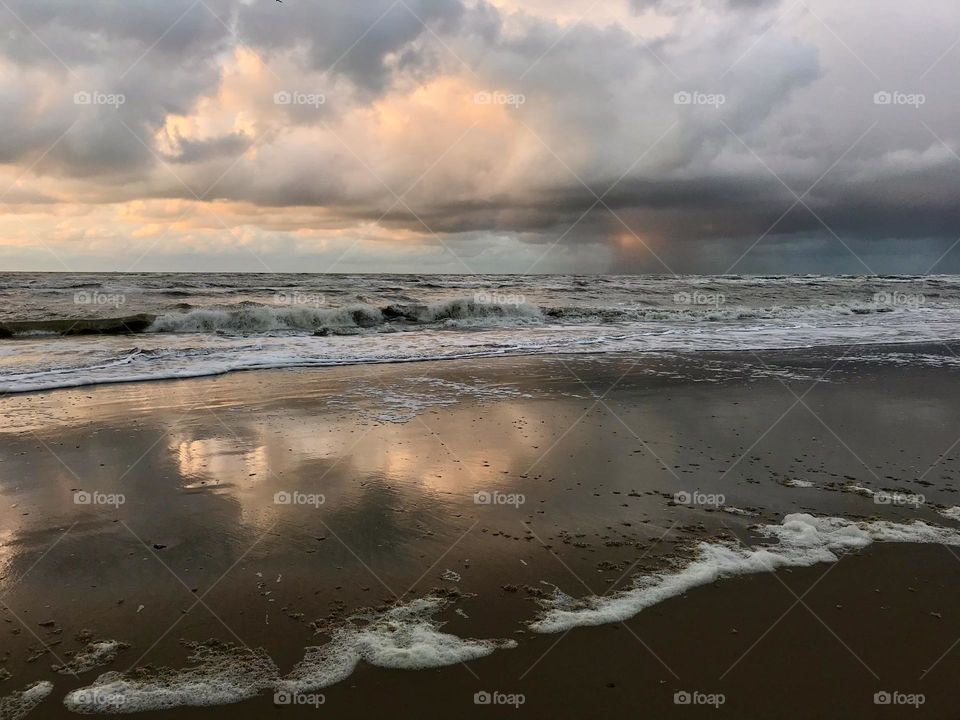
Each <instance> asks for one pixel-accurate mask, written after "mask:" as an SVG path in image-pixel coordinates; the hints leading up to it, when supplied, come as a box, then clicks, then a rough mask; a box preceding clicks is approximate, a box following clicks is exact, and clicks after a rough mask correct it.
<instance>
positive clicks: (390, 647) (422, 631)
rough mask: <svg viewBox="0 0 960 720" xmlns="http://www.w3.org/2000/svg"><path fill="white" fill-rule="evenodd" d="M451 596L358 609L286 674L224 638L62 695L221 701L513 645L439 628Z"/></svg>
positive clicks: (83, 707)
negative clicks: (181, 660)
mask: <svg viewBox="0 0 960 720" xmlns="http://www.w3.org/2000/svg"><path fill="white" fill-rule="evenodd" d="M449 603H450V601H449V600H445V599H443V598H435V597H427V598H420V599H417V600H413V601H411V602H409V603H407V604H405V605H397V606H396V607H392V608H390V609H389V610H386V611H383V612H373V611H369V612H364V613H360V614H357V615H354V616H352V617H350V618H348V619H347V620H346V621H345V622H344V623H343V624H342V625H340V626H338V627H336V628H334V629H333V630H332V631H330V638H331V639H330V642H329V643H327V644H326V645H323V646H321V647H308V648H307V649H306V655H305V656H304V658H303V660H301V661H300V662H299V663H298V664H297V665H296V667H294V669H293V671H292V672H291V673H290V675H288V676H287V677H286V678H281V677H280V671H279V670H278V669H277V666H276V665H275V664H274V662H273V661H272V660H271V659H270V658H269V657H268V656H267V654H266V652H265V651H263V650H262V649H258V650H255V651H252V650H248V649H246V648H241V647H236V646H234V645H230V644H227V643H220V642H216V641H210V642H206V643H188V647H190V648H191V650H192V651H193V652H192V654H191V656H190V661H191V663H192V664H191V666H190V667H187V668H185V669H182V670H172V669H169V668H163V669H159V670H154V669H145V668H139V669H137V670H136V671H134V672H132V673H128V674H121V673H117V672H108V673H104V674H103V675H101V676H100V677H98V678H97V679H96V681H94V683H93V684H92V685H89V686H87V687H84V688H81V689H79V690H74V691H73V692H71V693H70V694H69V695H67V697H66V698H65V699H64V701H63V704H64V705H65V706H66V707H67V709H68V710H72V711H73V712H78V713H133V712H145V711H156V710H167V709H170V708H175V707H182V706H194V707H205V706H212V705H227V704H230V703H236V702H240V701H242V700H247V699H249V698H252V697H255V696H257V695H259V694H260V693H262V692H264V691H265V690H277V691H279V692H285V693H291V694H295V693H305V692H312V691H313V690H318V689H320V688H324V687H327V686H328V685H333V684H334V683H337V682H340V681H342V680H345V679H346V678H348V677H349V676H350V675H351V674H352V673H353V671H354V670H355V669H356V667H357V665H359V663H360V661H361V660H365V661H366V662H368V663H370V664H371V665H376V666H378V667H383V668H391V669H401V670H420V669H426V668H437V667H444V666H446V665H453V664H455V663H458V662H466V661H468V660H475V659H477V658H481V657H485V656H487V655H490V654H491V653H493V652H494V651H495V650H498V649H500V648H513V647H516V645H517V644H516V642H515V641H513V640H471V639H464V638H460V637H457V636H456V635H451V634H449V633H444V632H441V631H440V628H441V627H442V623H441V622H439V621H436V620H434V619H433V616H434V615H436V613H437V612H439V611H440V610H442V609H443V608H445V607H446V606H447V605H448V604H449ZM0 717H2V718H3V720H6V715H0Z"/></svg>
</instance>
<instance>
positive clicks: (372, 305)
mask: <svg viewBox="0 0 960 720" xmlns="http://www.w3.org/2000/svg"><path fill="white" fill-rule="evenodd" d="M0 337H2V338H4V340H3V341H2V342H0V391H3V392H23V391H31V390H47V389H54V388H59V387H73V386H78V385H87V384H98V383H107V382H129V381H137V380H151V379H161V378H176V377H197V376H204V375H212V374H218V373H223V372H229V371H233V370H248V369H259V368H275V367H296V366H324V365H344V364H357V363H374V362H408V361H416V360H441V359H445V358H464V357H488V356H495V355H518V354H534V353H585V352H589V353H605V352H624V351H631V352H653V351H678V352H682V351H697V350H761V349H771V348H792V347H811V346H821V345H847V344H860V343H903V342H930V341H939V340H953V339H960V277H957V276H930V277H908V276H896V277H871V278H866V277H822V276H765V277H757V276H722V277H706V276H677V277H672V276H570V275H564V276H504V275H489V276H477V275H471V276H455V275H445V276H436V275H427V276H411V275H289V274H284V275H275V274H269V275H268V274H255V275H254V274H209V273H204V274H163V273H143V274H111V275H103V274H51V273H16V274H0Z"/></svg>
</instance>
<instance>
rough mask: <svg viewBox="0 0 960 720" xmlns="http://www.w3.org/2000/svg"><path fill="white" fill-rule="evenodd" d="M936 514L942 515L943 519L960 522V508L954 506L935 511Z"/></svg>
mask: <svg viewBox="0 0 960 720" xmlns="http://www.w3.org/2000/svg"><path fill="white" fill-rule="evenodd" d="M937 512H938V513H940V514H941V515H943V516H944V517H945V518H949V519H950V520H956V521H957V522H960V506H957V505H954V506H953V507H948V508H944V509H942V510H937Z"/></svg>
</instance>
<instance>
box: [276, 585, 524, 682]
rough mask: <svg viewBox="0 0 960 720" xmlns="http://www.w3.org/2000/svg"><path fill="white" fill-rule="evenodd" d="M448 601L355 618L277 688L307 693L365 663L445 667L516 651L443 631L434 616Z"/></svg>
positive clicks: (508, 643)
mask: <svg viewBox="0 0 960 720" xmlns="http://www.w3.org/2000/svg"><path fill="white" fill-rule="evenodd" d="M448 602H449V601H447V600H444V599H441V598H434V597H428V598H420V599H417V600H413V601H412V602H410V603H407V604H405V605H398V606H396V607H393V608H391V609H389V610H387V611H386V612H383V613H378V614H366V615H355V616H353V617H351V618H350V619H349V620H348V621H347V623H346V624H345V625H344V626H342V627H340V628H337V629H336V630H334V631H333V632H332V633H331V640H330V642H329V643H327V644H326V645H323V646H320V647H310V648H307V653H306V655H305V657H304V658H303V660H301V661H300V662H299V663H298V664H297V666H296V667H294V669H293V671H292V672H291V673H290V675H289V676H287V677H286V678H285V679H284V680H283V681H282V682H281V683H280V685H279V686H278V689H279V690H280V691H281V692H288V693H307V692H313V691H315V690H320V689H322V688H325V687H327V686H329V685H333V684H334V683H337V682H340V681H342V680H345V679H346V678H347V677H349V676H350V675H351V674H352V673H353V671H354V670H355V669H356V667H357V665H358V664H359V663H360V661H361V660H365V661H366V662H368V663H370V664H371V665H376V666H378V667H382V668H390V669H395V670H422V669H426V668H437V667H444V666H446V665H453V664H455V663H458V662H466V661H468V660H475V659H477V658H481V657H486V656H487V655H490V654H491V653H493V652H494V651H495V650H498V649H502V648H514V647H516V646H517V643H516V642H515V641H513V640H471V639H464V638H460V637H457V636H456V635H451V634H449V633H444V632H441V631H440V628H441V627H442V623H440V622H438V621H436V620H434V619H433V616H434V615H435V614H436V613H437V612H439V611H440V610H442V609H443V608H444V607H446V605H447V604H448Z"/></svg>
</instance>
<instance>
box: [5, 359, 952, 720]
mask: <svg viewBox="0 0 960 720" xmlns="http://www.w3.org/2000/svg"><path fill="white" fill-rule="evenodd" d="M915 350H916V351H917V352H920V353H922V354H924V355H926V356H929V355H940V356H943V357H945V358H947V359H949V358H950V355H949V353H948V351H947V350H946V349H944V348H917V349H915ZM842 352H843V351H842V350H834V351H831V350H821V351H818V352H812V351H809V352H782V353H764V354H763V355H759V356H758V355H753V354H742V355H740V354H699V355H696V356H625V357H612V356H607V357H603V358H589V357H576V358H573V357H571V358H526V359H499V360H487V361H482V362H478V361H471V362H469V363H466V362H464V363H460V362H448V363H432V364H431V363H422V364H409V365H395V366H375V367H359V368H358V367H352V368H342V369H326V370H320V371H318V370H303V371H266V372H248V373H236V374H232V375H226V376H222V377H216V378H207V379H197V380H183V381H173V382H158V383H141V384H131V385H113V386H101V387H94V388H79V389H76V390H62V391H56V392H52V393H45V394H36V395H23V396H8V397H6V398H3V399H2V400H0V493H2V498H0V599H2V605H0V611H2V618H3V620H4V627H3V628H0V630H2V631H3V632H4V643H3V645H2V648H3V650H2V652H3V653H5V655H4V656H2V657H0V666H2V667H4V668H5V669H6V670H7V671H8V672H9V673H10V674H11V675H12V677H11V678H10V679H9V680H5V681H0V695H8V694H9V693H11V692H13V691H15V690H18V689H22V688H23V687H24V686H26V685H29V684H30V683H32V682H34V681H38V680H49V681H52V682H53V683H54V691H53V693H52V694H51V696H50V697H49V698H48V699H47V700H46V701H45V702H44V703H43V704H42V705H41V706H40V707H39V708H38V709H37V710H35V711H34V713H33V715H31V717H73V716H74V715H73V714H72V713H70V712H69V711H67V710H66V709H65V708H64V707H63V705H62V704H61V701H62V699H63V697H64V695H66V693H67V692H69V691H71V690H74V689H76V688H80V687H82V686H85V685H89V684H90V683H92V682H93V680H94V679H95V678H96V677H97V675H98V674H99V673H100V672H104V671H107V670H117V671H127V670H128V669H131V668H134V667H143V666H148V665H149V666H153V667H161V666H170V667H175V668H176V667H182V666H184V665H185V664H186V656H187V654H188V653H187V652H186V651H185V649H184V647H183V646H182V644H181V641H182V640H191V641H196V642H199V641H206V640H209V639H213V638H216V639H219V640H222V641H224V642H232V643H234V644H237V645H239V646H244V647H250V648H261V647H262V648H264V650H265V651H266V653H267V654H268V655H269V656H270V657H271V658H272V659H273V661H274V662H275V663H276V664H277V666H278V667H279V669H280V671H281V673H286V672H288V671H289V670H290V668H291V667H293V665H294V664H295V663H297V662H298V661H299V660H300V659H301V658H302V657H303V654H304V648H305V647H306V646H308V645H316V644H323V642H324V641H325V638H326V637H327V636H326V635H325V634H324V632H325V631H329V630H330V629H331V628H336V627H337V626H338V624H339V623H342V621H343V618H344V617H345V616H348V615H349V614H351V613H352V612H354V611H356V610H357V609H360V608H364V607H380V606H385V605H387V604H390V603H394V602H395V601H397V599H398V598H401V599H404V600H409V599H412V598H418V597H424V596H427V595H429V594H431V593H432V592H437V591H440V592H442V593H444V594H448V595H449V594H453V595H455V596H456V597H455V598H454V600H453V601H452V602H451V603H450V605H449V606H448V607H447V608H445V609H444V610H443V612H442V614H441V615H440V616H439V617H440V619H442V620H444V621H446V622H447V624H446V625H444V627H443V630H444V631H445V632H449V633H452V634H454V635H457V636H459V637H462V638H501V639H502V638H511V639H514V640H516V641H517V643H518V645H517V647H516V648H514V649H502V650H497V651H495V652H494V653H493V654H491V655H489V656H488V657H485V658H481V659H478V660H472V661H469V662H467V663H464V664H453V665H450V666H448V667H442V668H435V669H427V670H417V671H403V670H387V669H383V668H377V667H371V666H369V665H367V664H365V663H361V664H360V665H359V666H358V668H357V669H356V671H355V672H354V673H353V674H352V675H351V676H350V677H349V678H347V679H346V680H344V681H342V682H340V683H337V684H334V685H331V686H330V687H327V688H325V689H324V690H322V691H320V692H321V693H322V695H323V698H324V700H325V702H324V704H323V705H322V706H320V707H319V709H314V708H313V707H289V706H275V704H274V698H273V695H272V693H271V692H263V693H261V694H260V695H259V696H258V697H257V698H255V699H252V700H247V701H245V702H242V703H238V704H233V705H225V706H220V707H211V708H200V709H196V708H194V709H191V708H178V709H175V710H168V711H163V712H157V713H143V714H142V716H143V717H154V716H155V717H161V716H168V717H177V716H204V717H227V716H230V717H251V718H260V717H273V716H278V717H296V716H303V717H315V716H316V713H336V714H337V716H339V717H368V716H371V715H386V714H390V715H393V716H400V717H424V716H425V717H433V716H441V715H443V716H454V717H461V716H464V717H488V716H491V715H493V714H503V713H507V714H509V713H514V714H516V715H517V716H519V717H524V716H530V717H558V718H565V717H571V718H574V717H603V716H608V715H612V714H614V713H632V714H637V713H644V714H646V715H649V716H652V717H689V716H696V715H698V714H707V715H708V716H709V715H711V714H712V715H715V716H718V717H810V716H811V715H813V714H814V713H816V714H817V715H821V716H827V717H832V716H837V717H865V718H866V717H870V718H872V717H879V716H882V715H884V714H889V715H891V716H895V715H896V716H902V715H903V714H904V713H906V712H911V713H912V712H914V710H913V708H904V707H902V706H901V707H878V706H877V705H875V704H874V693H876V692H878V691H889V692H901V693H906V694H909V693H923V695H924V700H925V702H924V704H923V706H922V708H921V709H920V711H919V713H917V714H923V715H924V716H929V717H953V715H954V713H953V710H954V708H955V707H956V702H957V700H958V699H960V692H958V691H957V690H955V689H954V688H955V683H954V682H953V678H954V677H955V676H956V675H957V671H958V663H960V660H958V659H957V658H958V656H960V650H957V649H956V648H952V649H951V645H952V644H953V643H954V641H955V640H957V639H958V638H960V613H957V612H956V610H955V607H956V605H957V600H958V598H960V561H958V559H957V556H955V555H954V553H956V552H958V551H957V549H956V548H947V547H945V546H941V545H901V544H892V545H874V546H872V547H870V548H869V549H867V550H865V551H863V552H860V553H856V554H852V555H848V556H845V557H844V558H843V559H842V560H841V561H840V562H839V563H836V564H819V565H814V566H812V567H809V568H796V569H792V570H782V571H779V572H777V573H776V574H769V573H768V574H762V575H751V576H745V577H739V578H733V579H727V580H723V581H721V582H719V583H716V584H713V585H708V586H705V587H701V588H697V589H694V590H691V591H690V592H689V593H688V594H686V595H685V596H683V597H678V598H674V599H671V600H667V601H665V602H663V603H660V604H659V605H656V606H654V607H652V608H649V609H647V610H644V611H643V612H641V613H640V614H639V615H637V616H636V617H634V618H632V619H630V620H628V621H626V623H613V624H609V625H604V626H599V627H591V628H576V629H573V630H572V631H570V632H569V633H566V634H564V633H558V634H546V635H541V634H536V633H533V632H531V631H530V630H529V629H528V628H527V623H528V622H530V621H531V620H533V619H534V618H535V617H536V616H537V615H538V613H539V612H540V608H539V606H538V605H537V604H536V603H535V596H537V595H539V594H544V593H547V592H549V591H550V585H555V586H558V587H559V588H561V589H562V590H563V591H564V592H566V593H568V594H569V595H572V596H574V597H581V596H585V595H590V594H595V595H601V594H603V593H607V592H611V591H615V590H616V589H619V588H623V587H625V586H627V585H629V582H630V579H631V577H632V576H633V575H634V574H635V573H637V572H641V571H644V570H654V569H657V568H663V567H665V566H666V564H667V563H668V562H669V561H670V560H671V559H677V558H679V559H683V558H689V557H690V556H691V554H692V552H693V547H694V545H695V544H696V543H697V542H700V541H704V540H708V541H716V540H719V539H722V538H731V537H734V536H736V537H739V538H741V539H742V540H744V541H747V542H749V543H754V542H756V540H757V538H756V537H755V536H754V534H753V533H752V532H751V530H750V527H751V526H753V525H755V524H776V523H779V522H781V521H782V519H783V517H784V516H785V515H786V514H788V513H795V512H810V513H812V514H815V515H831V516H841V517H845V518H850V519H854V520H857V519H868V518H885V519H890V520H894V521H897V522H901V523H906V522H911V521H912V520H914V519H921V520H924V521H926V522H929V523H932V524H937V525H943V526H948V527H957V524H956V523H954V522H952V521H951V520H949V519H947V518H945V517H943V516H941V515H940V514H939V513H938V512H937V509H938V507H949V506H953V505H955V504H958V502H960V501H958V498H957V494H956V488H957V486H958V479H960V476H958V475H957V470H958V468H957V465H956V463H955V461H954V459H953V455H952V451H953V449H954V448H953V447H952V446H953V444H954V443H955V442H956V440H957V434H958V433H960V430H958V429H957V428H960V423H958V422H957V421H958V419H960V409H958V408H960V404H958V399H960V398H958V395H960V392H958V386H957V383H956V382H955V378H956V371H955V370H953V369H951V368H950V367H935V366H933V365H935V364H936V363H933V364H923V363H916V362H909V361H905V362H903V363H890V362H888V361H883V360H882V358H883V357H884V355H883V352H884V351H883V349H882V348H876V349H873V350H864V349H858V350H857V351H856V352H848V353H847V355H846V356H845V357H844V356H842ZM805 393H806V394H805ZM798 397H800V398H802V402H798V400H797V398H798ZM945 452H946V453H947V456H946V457H945V458H944V459H942V460H941V461H939V462H938V458H940V456H941V454H943V453H945ZM931 466H933V469H932V470H930V468H931ZM796 481H801V483H805V482H806V483H811V487H797V486H795V483H796ZM850 485H857V486H861V487H865V488H870V489H872V490H886V491H891V492H897V493H900V494H903V495H906V494H909V495H922V496H923V500H924V502H923V504H921V505H919V506H916V507H914V506H910V505H904V506H898V505H891V504H877V503H875V502H874V501H873V499H872V498H870V497H867V496H865V495H864V494H862V493H861V492H857V491H853V490H851V489H850V488H849V486H850ZM684 492H686V493H690V494H694V493H698V492H699V493H703V494H713V495H723V496H724V497H723V499H724V505H723V507H727V508H729V507H731V506H732V507H734V508H738V509H742V510H745V511H747V512H750V513H752V514H751V515H741V514H733V513H731V512H726V511H724V510H723V509H717V508H713V507H704V506H688V505H685V504H678V503H677V502H675V499H676V494H677V493H684ZM77 493H88V495H87V496H81V497H89V498H91V504H87V505H84V504H80V505H78V504H77V503H76V502H75V498H76V494H77ZM278 493H286V497H287V498H298V499H299V501H302V502H303V503H304V504H283V497H284V496H280V502H279V504H278V502H277V500H278V496H277V494H278ZM478 493H485V494H486V495H481V496H480V497H479V499H480V500H481V501H482V500H483V499H485V498H495V500H494V503H493V504H478V503H477V500H478V497H477V494H478ZM320 495H322V496H323V498H322V499H323V502H322V503H320V502H319V496H320ZM120 496H122V499H123V502H122V504H121V503H119V502H117V503H115V506H114V505H109V504H98V501H104V502H108V501H109V500H110V499H111V498H112V499H113V500H116V499H117V498H119V497H120ZM520 496H522V498H521V497H520ZM311 498H312V499H313V500H312V501H311ZM521 499H522V502H520V500H521ZM293 502H295V501H293ZM457 577H458V578H459V579H456V578H457ZM807 591H809V592H807ZM804 593H807V594H804ZM797 596H800V597H801V598H802V602H798V601H797ZM458 610H459V611H460V613H462V614H460V613H458V612H457V611H458ZM317 621H319V622H317ZM771 628H772V629H771ZM81 630H89V631H90V633H91V634H92V636H93V637H95V638H99V639H113V640H118V641H121V642H123V643H127V644H129V646H130V647H129V648H128V649H126V650H123V651H121V652H120V653H119V655H118V657H117V659H116V660H114V661H113V662H111V663H110V664H107V665H104V666H102V667H98V668H96V669H93V670H89V671H86V672H83V673H78V677H74V676H71V675H64V674H56V673H53V672H52V671H51V670H50V666H51V665H54V664H59V663H60V662H62V661H63V660H65V659H67V658H68V656H69V653H70V652H71V651H73V650H75V649H77V648H78V647H80V646H81V645H82V644H83V643H82V642H80V641H78V640H77V639H76V636H77V633H79V632H80V631H81ZM318 630H319V631H321V633H320V634H319V635H318V634H316V633H317V631H318ZM948 650H951V651H950V652H947V651H948ZM945 652H946V653H947V654H946V655H945V656H944V653H945ZM941 656H943V657H942V659H941ZM928 668H930V671H929V673H927V674H925V675H924V672H925V671H926V670H927V669H928ZM0 675H2V674H0ZM481 691H489V692H500V693H504V694H517V693H519V694H522V695H523V697H524V703H523V705H522V706H521V707H520V708H519V709H517V710H515V709H514V708H513V707H509V706H506V707H503V706H501V707H491V706H487V705H476V704H474V694H475V693H477V692H481ZM678 691H688V692H691V693H695V692H699V693H704V694H707V695H709V694H713V693H722V694H723V696H724V704H723V705H722V706H721V707H720V708H719V709H714V708H713V707H709V706H697V707H692V706H683V705H677V704H675V701H674V698H675V693H677V692H678Z"/></svg>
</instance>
